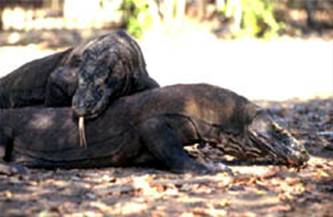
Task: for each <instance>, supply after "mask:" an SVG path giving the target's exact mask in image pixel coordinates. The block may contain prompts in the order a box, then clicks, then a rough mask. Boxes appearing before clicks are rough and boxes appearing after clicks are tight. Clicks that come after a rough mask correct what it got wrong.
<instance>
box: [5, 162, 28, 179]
mask: <svg viewBox="0 0 333 217" xmlns="http://www.w3.org/2000/svg"><path fill="white" fill-rule="evenodd" d="M28 173H29V170H28V169H27V168H26V167H24V166H22V165H19V164H13V163H10V164H7V163H0V174H4V175H8V176H12V175H26V174H28Z"/></svg>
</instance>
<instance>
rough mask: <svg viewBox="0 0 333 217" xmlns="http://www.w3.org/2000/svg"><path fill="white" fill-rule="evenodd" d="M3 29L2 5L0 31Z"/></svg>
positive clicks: (0, 9)
mask: <svg viewBox="0 0 333 217" xmlns="http://www.w3.org/2000/svg"><path fill="white" fill-rule="evenodd" d="M2 29H3V23H2V7H1V8H0V31H2Z"/></svg>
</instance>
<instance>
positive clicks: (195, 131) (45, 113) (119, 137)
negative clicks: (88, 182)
mask: <svg viewBox="0 0 333 217" xmlns="http://www.w3.org/2000/svg"><path fill="white" fill-rule="evenodd" d="M71 115H72V110H71V109H70V108H36V107H33V108H23V109H4V110H1V112H0V123H1V126H0V132H1V133H0V141H1V142H0V144H1V145H2V146H4V147H6V150H7V153H8V152H13V155H11V154H9V155H8V156H10V157H8V158H6V156H5V160H6V161H8V162H14V163H18V164H19V165H21V164H23V165H26V166H29V167H37V168H90V167H107V166H140V165H146V166H161V167H162V168H164V169H167V170H170V171H172V172H175V173H182V172H188V171H192V172H198V173H206V172H211V170H213V169H212V168H209V167H207V166H205V165H203V164H200V163H198V162H196V161H195V160H193V159H191V158H190V157H189V156H188V155H187V154H186V152H185V151H184V149H183V146H187V145H192V144H195V143H201V142H209V143H219V142H223V141H224V150H225V152H226V153H229V154H236V155H237V156H239V155H244V156H246V157H249V158H257V157H261V156H265V157H266V159H267V156H269V157H270V159H271V161H272V162H275V163H280V164H285V165H289V166H294V167H300V166H302V165H303V164H305V162H306V161H307V160H308V159H309V156H308V154H307V152H306V150H305V148H304V146H303V145H302V144H300V143H298V142H297V141H296V139H295V138H294V137H292V136H291V135H290V134H289V133H288V132H287V131H285V130H283V129H281V128H280V127H278V126H277V124H276V123H275V122H274V121H272V119H271V118H270V116H269V115H268V113H266V112H265V110H263V109H261V108H260V107H258V106H256V105H255V104H253V103H251V102H250V101H248V100H247V99H246V98H244V97H242V96H239V95H237V94H236V93H234V92H231V91H229V90H226V89H222V88H219V87H216V86H211V85H207V84H195V85H174V86H168V87H164V88H156V89H152V90H147V91H144V92H141V93H137V94H134V95H131V96H126V97H122V98H120V99H118V100H116V101H114V102H113V103H112V105H111V106H109V107H108V108H107V110H106V111H105V112H104V113H103V114H101V116H100V117H99V118H97V119H91V120H89V121H87V123H86V127H87V139H88V143H89V144H90V145H89V146H88V147H87V148H86V149H83V148H80V146H79V145H78V143H79V141H78V139H79V136H78V128H77V125H76V124H75V122H73V119H72V118H71ZM5 120H6V121H5ZM225 138H229V139H228V141H227V142H225V140H224V139H225ZM220 147H221V146H220Z"/></svg>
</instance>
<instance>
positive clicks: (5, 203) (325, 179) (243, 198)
mask: <svg viewBox="0 0 333 217" xmlns="http://www.w3.org/2000/svg"><path fill="white" fill-rule="evenodd" d="M258 104H260V105H262V106H264V107H267V108H269V109H270V111H271V112H272V114H273V116H274V118H275V119H276V120H277V121H278V122H279V123H280V124H281V125H282V126H285V127H288V128H289V129H290V131H291V132H292V133H293V134H294V135H295V136H296V137H297V138H298V139H299V140H300V141H301V142H302V143H304V144H305V145H306V147H307V149H308V150H309V152H310V153H311V160H310V161H309V163H308V166H307V167H306V168H304V169H302V170H300V171H297V170H295V169H290V168H286V167H279V166H272V165H268V166H259V165H230V168H231V169H232V171H233V173H234V174H233V175H232V174H227V173H218V174H216V175H204V176H199V175H193V174H183V175H176V174H172V173H168V172H164V171H158V170H153V169H145V168H105V169H88V170H56V171H47V170H35V169H30V170H29V173H28V175H26V176H17V175H14V176H7V175H0V210H1V214H0V216H154V217H159V216H182V217H187V216H237V217H238V216H246V217H252V216H333V214H332V208H333V203H332V201H333V98H331V99H327V100H311V101H306V102H304V101H296V102H295V101H285V102H282V103H281V102H280V103H274V102H267V101H260V102H258Z"/></svg>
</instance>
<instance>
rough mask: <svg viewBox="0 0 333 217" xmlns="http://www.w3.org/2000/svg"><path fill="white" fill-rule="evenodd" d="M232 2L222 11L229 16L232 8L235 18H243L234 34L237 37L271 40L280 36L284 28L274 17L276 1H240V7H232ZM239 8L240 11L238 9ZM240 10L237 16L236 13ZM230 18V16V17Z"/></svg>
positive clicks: (230, 0)
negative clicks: (279, 33) (280, 31)
mask: <svg viewBox="0 0 333 217" xmlns="http://www.w3.org/2000/svg"><path fill="white" fill-rule="evenodd" d="M231 2H232V0H228V1H227V4H226V6H225V7H224V8H223V9H222V13H224V14H225V15H228V14H227V12H228V10H229V11H230V7H234V8H236V9H233V14H232V16H233V18H234V19H237V17H235V16H241V17H239V18H238V19H239V20H240V23H239V25H240V26H239V27H240V28H239V29H237V30H236V31H234V32H232V34H233V35H234V36H235V37H239V36H251V37H263V38H271V37H274V36H276V35H277V34H278V31H279V30H280V29H281V28H282V27H283V25H282V24H280V23H278V22H277V21H276V19H275V17H274V1H271V0H238V2H239V4H238V5H235V4H233V5H231V6H230V4H231ZM237 7H238V9H237ZM237 10H240V13H239V14H237V13H235V12H234V11H237ZM228 16H230V15H228Z"/></svg>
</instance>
